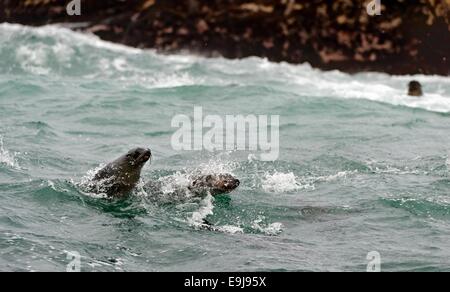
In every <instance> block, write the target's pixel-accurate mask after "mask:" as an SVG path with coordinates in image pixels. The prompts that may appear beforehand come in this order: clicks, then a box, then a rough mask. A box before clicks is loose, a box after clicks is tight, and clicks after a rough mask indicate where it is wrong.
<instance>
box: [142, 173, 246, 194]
mask: <svg viewBox="0 0 450 292" xmlns="http://www.w3.org/2000/svg"><path fill="white" fill-rule="evenodd" d="M239 185H240V181H239V180H238V179H237V178H235V177H234V176H232V175H231V174H227V173H225V174H202V175H194V176H192V177H190V178H189V184H188V185H187V187H186V186H179V187H175V188H172V189H171V190H170V193H171V194H172V198H173V199H176V198H179V199H182V198H186V197H204V196H207V195H208V194H210V195H212V196H217V195H220V194H228V193H230V192H232V191H233V190H235V189H236V188H237V187H239ZM163 189H164V185H163V182H161V181H149V182H147V183H146V184H145V186H144V190H145V191H146V192H147V193H149V194H152V195H158V194H161V193H163ZM187 192H188V193H189V194H188V195H187V196H186V193H187Z"/></svg>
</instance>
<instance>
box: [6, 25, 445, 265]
mask: <svg viewBox="0 0 450 292" xmlns="http://www.w3.org/2000/svg"><path fill="white" fill-rule="evenodd" d="M411 79H417V80H419V81H420V82H422V83H423V85H424V90H425V92H426V95H425V97H423V98H413V97H408V96H406V95H405V91H406V84H407V83H408V82H409V81H410V80H411ZM194 106H201V107H203V111H204V114H205V115H206V114H218V115H225V114H231V115H237V114H241V115H248V114H258V115H259V114H262V115H280V155H279V159H278V160H276V161H274V162H264V161H259V160H255V159H253V156H252V155H251V153H249V152H246V151H218V152H214V153H211V152H207V151H176V150H174V149H173V148H172V147H171V137H172V134H173V133H174V131H175V129H174V128H172V127H171V120H172V118H173V117H174V116H175V115H178V114H185V115H189V116H192V115H193V112H194ZM449 133H450V79H449V78H445V77H438V76H389V75H385V74H375V73H364V74H357V75H348V74H345V73H341V72H339V71H331V72H322V71H319V70H316V69H313V68H311V67H310V66H309V65H307V64H304V65H289V64H283V63H281V64H275V63H271V62H268V61H267V60H264V59H260V58H247V59H243V60H226V59H222V58H213V59H206V58H202V57H198V56H189V55H170V56H166V55H160V54H157V53H155V52H153V51H144V50H139V49H133V48H128V47H124V46H120V45H116V44H111V43H107V42H103V41H100V40H99V39H97V38H95V37H94V36H88V35H83V34H79V33H74V32H71V31H69V30H66V29H63V28H58V27H54V26H47V27H41V28H29V27H24V26H19V25H10V24H0V270H4V271H66V269H67V266H68V264H69V263H70V262H71V259H72V258H71V257H70V256H68V253H70V252H75V253H78V254H79V255H80V257H81V258H80V265H81V266H80V267H81V270H82V271H366V269H367V266H368V264H370V263H371V259H370V257H369V260H368V257H367V256H368V253H369V252H373V251H375V252H378V253H379V255H380V261H381V269H382V271H450V224H449V222H450V192H449V190H450V176H449V169H450V158H449V155H450V135H449ZM135 146H146V147H149V148H151V149H152V152H153V159H152V161H151V164H148V165H146V166H145V168H144V170H143V175H142V183H141V184H140V186H138V188H137V189H136V190H135V192H134V194H133V196H131V197H130V198H129V199H128V200H126V201H121V202H117V201H108V200H105V199H103V198H101V197H98V196H95V195H93V194H88V193H85V192H83V189H82V188H80V184H81V183H82V182H83V181H85V180H86V179H88V178H89V177H91V176H92V175H93V173H95V170H96V169H98V167H100V166H101V165H104V164H105V163H107V162H109V161H111V160H113V159H115V158H116V157H118V156H120V155H122V154H123V153H125V152H126V151H127V150H129V149H130V148H132V147H135ZM197 171H202V172H205V173H219V172H230V173H232V174H234V175H235V176H236V177H238V178H239V179H240V180H241V186H240V187H239V188H238V189H237V190H236V191H235V192H233V193H231V194H229V195H222V196H219V197H216V198H214V199H213V198H211V197H206V198H204V199H202V200H195V199H189V198H187V199H186V200H184V201H183V200H182V201H173V202H170V196H169V197H168V198H167V199H168V200H165V202H155V200H152V194H148V193H146V192H145V191H144V190H143V188H142V184H143V183H144V182H145V181H147V180H161V181H162V182H163V185H164V186H165V188H166V189H167V190H169V191H168V193H170V189H171V188H172V187H173V186H174V185H182V184H183V183H185V182H186V177H187V175H189V174H190V173H193V172H197ZM204 218H206V219H207V220H208V221H209V222H211V223H212V224H214V226H215V230H207V229H204V228H201V226H200V223H201V221H202V220H203V219H204Z"/></svg>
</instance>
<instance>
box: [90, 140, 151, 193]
mask: <svg viewBox="0 0 450 292" xmlns="http://www.w3.org/2000/svg"><path fill="white" fill-rule="evenodd" d="M151 157H152V153H151V151H150V149H146V148H134V149H131V150H130V151H128V153H127V154H125V155H123V156H121V157H119V158H117V159H116V160H114V161H113V162H111V163H109V164H107V165H106V166H105V167H104V168H102V169H101V170H99V171H98V172H97V173H96V174H95V176H94V178H93V179H92V180H91V181H90V182H89V187H90V191H92V192H95V193H104V194H106V195H107V196H108V197H109V198H124V197H126V196H127V195H128V194H129V193H130V192H131V191H132V190H133V189H134V187H135V186H136V184H137V183H138V182H139V179H140V177H141V170H142V167H144V165H145V163H147V161H149V160H150V158H151Z"/></svg>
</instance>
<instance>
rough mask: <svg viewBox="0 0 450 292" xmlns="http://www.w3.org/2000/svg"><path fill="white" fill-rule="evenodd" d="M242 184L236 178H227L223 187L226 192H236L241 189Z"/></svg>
mask: <svg viewBox="0 0 450 292" xmlns="http://www.w3.org/2000/svg"><path fill="white" fill-rule="evenodd" d="M240 184H241V182H240V181H239V180H238V179H237V178H234V177H227V178H226V179H225V180H224V182H223V186H224V187H225V189H226V190H234V189H236V188H237V187H239V185H240Z"/></svg>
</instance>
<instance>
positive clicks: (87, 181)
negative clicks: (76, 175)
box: [75, 164, 108, 199]
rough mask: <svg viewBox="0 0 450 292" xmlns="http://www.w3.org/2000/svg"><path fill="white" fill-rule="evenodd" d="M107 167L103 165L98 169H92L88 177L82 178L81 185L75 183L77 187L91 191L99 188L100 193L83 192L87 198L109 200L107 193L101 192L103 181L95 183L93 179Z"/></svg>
mask: <svg viewBox="0 0 450 292" xmlns="http://www.w3.org/2000/svg"><path fill="white" fill-rule="evenodd" d="M104 167H105V164H101V165H99V166H97V167H96V168H93V169H90V170H88V171H87V173H86V175H85V176H83V177H82V178H81V181H80V182H79V183H75V185H76V186H78V187H81V189H90V188H96V187H97V188H98V190H99V192H98V193H97V192H96V193H94V192H89V191H86V192H83V194H85V195H86V196H89V197H92V198H95V199H105V198H108V195H107V194H106V193H102V192H101V184H102V183H103V182H102V181H99V182H93V181H92V179H93V178H94V177H95V175H96V174H97V172H99V171H100V170H101V169H103V168H104Z"/></svg>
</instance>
